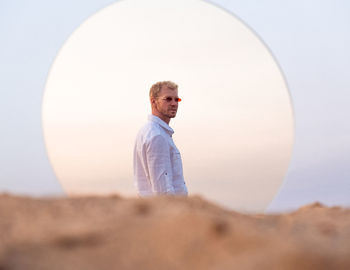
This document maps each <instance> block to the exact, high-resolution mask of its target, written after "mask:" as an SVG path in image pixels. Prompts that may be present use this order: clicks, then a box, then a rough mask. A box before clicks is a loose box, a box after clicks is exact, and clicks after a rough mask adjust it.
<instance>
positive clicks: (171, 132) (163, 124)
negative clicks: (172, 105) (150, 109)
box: [148, 114, 174, 136]
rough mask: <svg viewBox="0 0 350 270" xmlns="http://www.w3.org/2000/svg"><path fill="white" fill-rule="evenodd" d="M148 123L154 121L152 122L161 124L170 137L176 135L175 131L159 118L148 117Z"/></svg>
mask: <svg viewBox="0 0 350 270" xmlns="http://www.w3.org/2000/svg"><path fill="white" fill-rule="evenodd" d="M148 121H152V122H155V123H157V124H159V125H160V126H161V127H162V128H164V129H165V130H166V131H167V132H168V133H169V135H170V136H171V135H173V134H174V130H173V129H172V128H171V127H170V126H169V125H168V124H167V123H165V122H164V121H163V120H162V119H160V118H159V117H158V116H155V115H153V114H150V115H149V116H148Z"/></svg>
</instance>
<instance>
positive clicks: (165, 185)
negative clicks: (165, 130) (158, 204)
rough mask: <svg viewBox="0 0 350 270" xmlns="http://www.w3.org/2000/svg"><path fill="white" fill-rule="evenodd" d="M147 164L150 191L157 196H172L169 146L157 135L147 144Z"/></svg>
mask: <svg viewBox="0 0 350 270" xmlns="http://www.w3.org/2000/svg"><path fill="white" fill-rule="evenodd" d="M146 156H147V164H148V170H149V174H150V179H151V184H152V190H153V192H154V193H157V194H174V193H175V191H174V187H173V183H172V180H173V175H172V169H171V161H170V152H169V146H168V142H167V141H166V139H165V138H164V137H163V136H161V135H157V136H155V137H153V138H152V139H151V140H150V142H149V143H148V144H147V149H146Z"/></svg>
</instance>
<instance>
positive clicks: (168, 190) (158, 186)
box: [134, 115, 188, 196]
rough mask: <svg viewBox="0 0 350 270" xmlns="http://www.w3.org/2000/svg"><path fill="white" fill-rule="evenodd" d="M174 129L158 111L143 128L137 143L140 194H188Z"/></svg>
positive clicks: (136, 178)
mask: <svg viewBox="0 0 350 270" xmlns="http://www.w3.org/2000/svg"><path fill="white" fill-rule="evenodd" d="M173 133H174V130H173V129H172V128H171V127H170V126H169V125H168V124H167V123H165V122H164V121H163V120H161V119H160V118H159V117H157V116H155V115H149V117H148V123H147V124H146V125H145V126H144V127H143V128H141V130H140V131H139V133H138V134H137V137H136V142H135V147H134V177H135V186H136V187H137V189H138V193H139V195H140V196H150V195H157V194H173V195H175V194H177V195H185V196H186V195H187V193H188V192H187V187H186V184H185V181H184V177H183V170H182V161H181V155H180V152H179V150H178V149H177V147H176V146H175V144H174V142H173V139H172V135H173Z"/></svg>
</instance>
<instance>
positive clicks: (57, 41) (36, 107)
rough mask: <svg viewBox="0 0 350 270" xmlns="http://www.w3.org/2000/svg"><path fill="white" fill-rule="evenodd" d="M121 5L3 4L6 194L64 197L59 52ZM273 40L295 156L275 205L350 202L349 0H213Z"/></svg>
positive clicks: (0, 81)
mask: <svg viewBox="0 0 350 270" xmlns="http://www.w3.org/2000/svg"><path fill="white" fill-rule="evenodd" d="M113 2H114V1H74V2H70V1H50V2H46V1H31V2H30V3H29V2H26V1H2V2H1V3H0V29H1V30H0V33H1V34H2V35H1V41H2V42H1V43H0V59H1V61H0V74H1V75H0V91H1V99H0V110H1V111H0V112H1V114H0V119H1V125H2V126H1V131H2V132H1V136H0V138H1V140H0V149H1V152H0V164H1V165H0V166H1V169H0V179H1V180H0V181H1V186H0V188H1V190H3V191H9V192H14V193H21V194H32V195H50V194H51V195H52V194H57V195H58V194H62V189H61V187H60V185H59V183H58V181H57V179H56V178H55V175H54V174H53V171H52V169H51V167H50V165H49V162H48V159H47V155H46V150H45V147H44V142H43V134H42V126H41V105H42V97H43V91H44V87H45V82H46V78H47V74H48V71H49V68H50V66H51V64H52V63H53V60H54V58H55V56H56V54H57V52H58V50H59V49H60V48H61V46H62V45H63V43H64V41H65V40H66V39H67V38H68V36H69V35H70V34H71V33H72V32H73V31H74V29H76V27H78V26H79V25H80V24H81V23H82V22H83V21H84V20H85V19H86V18H88V17H89V16H91V15H92V14H94V13H95V12H96V11H98V10H100V9H101V8H103V7H105V6H107V5H109V4H111V3H113ZM211 2H212V3H215V4H217V5H219V6H222V7H224V8H225V9H226V10H229V11H231V12H232V13H234V14H236V15H237V16H238V17H239V18H241V19H242V20H243V21H244V22H245V23H246V24H247V25H248V26H250V27H251V28H252V29H253V30H254V31H255V32H256V33H257V34H258V35H259V36H260V37H261V39H262V40H263V41H264V42H265V43H266V44H267V46H268V47H269V48H270V50H271V51H272V52H273V54H274V55H275V57H276V59H277V61H278V62H279V64H280V66H281V68H282V71H283V73H284V74H285V76H286V79H287V82H288V85H289V89H290V93H291V96H292V100H293V105H294V110H295V121H296V126H295V127H296V134H295V135H296V137H295V146H294V153H293V157H292V162H291V164H290V167H289V171H288V174H287V177H286V179H285V182H284V184H283V186H282V187H281V190H280V192H279V194H278V195H277V197H276V198H275V200H274V201H273V202H272V204H271V205H270V208H269V210H270V211H279V210H285V209H292V208H296V207H298V206H300V205H302V204H305V203H308V202H313V201H315V200H318V201H321V202H323V203H326V204H330V205H335V204H341V205H350V198H349V196H348V194H349V191H350V184H349V179H350V170H349V169H348V163H349V160H350V136H349V135H350V127H349V124H348V123H349V120H350V119H349V118H350V109H349V106H348V105H349V103H350V102H349V101H350V95H349V86H350V78H349V76H348V70H349V65H350V64H349V63H350V61H349V60H350V53H349V51H348V49H347V48H349V45H350V40H349V39H350V35H349V32H350V31H349V25H350V24H349V23H350V18H349V16H348V14H349V10H350V4H349V3H348V2H346V1H345V0H344V1H332V2H329V1H308V2H304V1H300V0H299V1H284V2H283V4H282V3H280V2H279V1H211Z"/></svg>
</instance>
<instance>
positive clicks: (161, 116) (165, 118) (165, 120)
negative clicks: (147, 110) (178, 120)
mask: <svg viewBox="0 0 350 270" xmlns="http://www.w3.org/2000/svg"><path fill="white" fill-rule="evenodd" d="M152 114H153V115H154V116H157V117H158V118H160V119H161V120H163V121H164V122H165V123H167V124H168V125H169V123H170V118H169V117H166V116H164V115H161V114H158V113H155V112H152Z"/></svg>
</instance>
